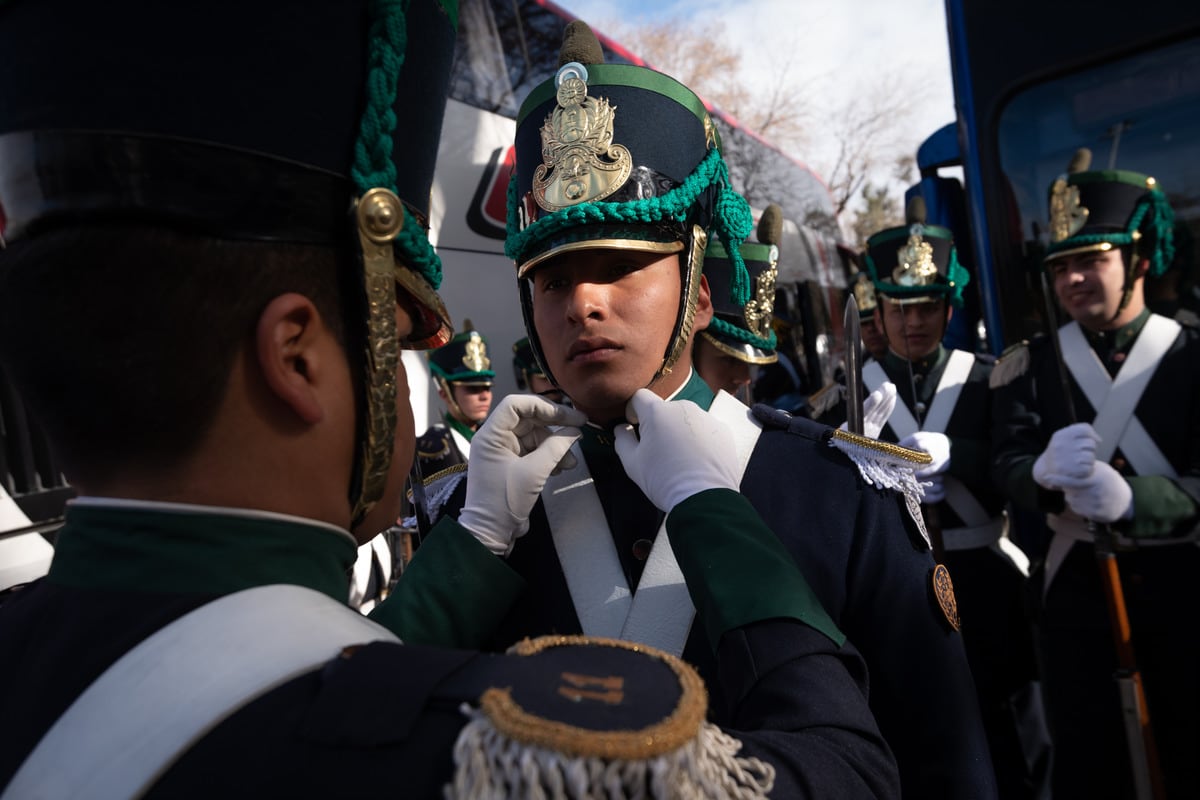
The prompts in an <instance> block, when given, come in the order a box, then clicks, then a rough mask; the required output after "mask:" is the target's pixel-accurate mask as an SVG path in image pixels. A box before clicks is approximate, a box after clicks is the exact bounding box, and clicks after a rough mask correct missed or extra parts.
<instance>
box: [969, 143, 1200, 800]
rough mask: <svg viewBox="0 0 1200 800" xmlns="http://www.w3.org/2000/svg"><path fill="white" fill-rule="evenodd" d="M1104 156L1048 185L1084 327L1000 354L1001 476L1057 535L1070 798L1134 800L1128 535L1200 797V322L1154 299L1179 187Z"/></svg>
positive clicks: (1051, 684)
mask: <svg viewBox="0 0 1200 800" xmlns="http://www.w3.org/2000/svg"><path fill="white" fill-rule="evenodd" d="M1089 156H1090V154H1089V153H1087V152H1086V151H1081V152H1080V153H1079V154H1077V157H1076V159H1075V161H1074V162H1073V164H1072V166H1071V168H1070V171H1069V172H1068V173H1067V174H1064V175H1062V176H1060V177H1059V178H1058V179H1056V180H1055V181H1054V182H1053V184H1052V185H1051V187H1050V192H1049V207H1050V221H1049V231H1050V242H1049V246H1048V248H1047V250H1046V256H1045V268H1046V270H1047V272H1048V277H1049V279H1050V280H1051V281H1052V285H1053V294H1054V297H1055V298H1057V300H1058V304H1059V305H1060V306H1061V308H1062V309H1063V310H1064V311H1065V312H1066V314H1067V315H1068V316H1069V317H1070V318H1071V321H1070V322H1068V323H1067V324H1066V325H1064V326H1063V327H1061V328H1058V329H1057V330H1054V329H1053V327H1052V328H1051V335H1052V337H1055V338H1050V337H1047V338H1045V339H1035V340H1034V341H1032V342H1029V343H1022V344H1021V345H1019V346H1017V347H1015V348H1014V349H1012V350H1011V351H1010V352H1009V353H1007V354H1006V355H1005V356H1004V357H1003V358H1002V359H1001V360H1000V362H999V363H998V364H997V366H996V370H995V372H994V373H993V384H994V385H995V386H996V399H995V407H996V417H995V429H994V435H993V438H994V440H995V442H996V445H995V446H996V452H995V465H994V474H995V478H996V480H997V482H998V484H999V485H1000V486H1001V487H1002V488H1003V490H1004V491H1005V493H1006V494H1007V495H1008V496H1009V497H1010V498H1012V500H1013V501H1014V502H1015V503H1017V504H1019V505H1020V506H1021V507H1023V508H1026V509H1029V510H1031V511H1037V512H1040V513H1042V514H1044V515H1045V517H1044V518H1045V522H1046V525H1047V526H1048V527H1049V529H1050V531H1051V532H1052V536H1051V537H1050V538H1049V540H1048V546H1047V549H1046V551H1045V552H1044V553H1039V554H1037V555H1038V560H1039V561H1040V562H1041V567H1040V569H1039V570H1038V571H1037V572H1036V573H1035V579H1036V588H1037V589H1038V596H1039V597H1040V599H1041V601H1042V604H1041V613H1040V624H1039V633H1040V644H1041V647H1042V652H1043V658H1044V665H1045V685H1046V703H1047V710H1048V712H1049V716H1050V721H1051V723H1052V728H1051V729H1052V732H1053V734H1054V739H1055V766H1054V790H1055V795H1056V796H1070V797H1098V798H1109V797H1113V798H1116V797H1121V798H1125V797H1132V796H1133V789H1132V783H1131V766H1130V765H1131V759H1130V757H1129V755H1128V751H1127V741H1126V734H1125V731H1124V729H1123V726H1122V705H1121V701H1120V699H1119V697H1118V688H1117V684H1116V682H1115V681H1114V671H1115V670H1116V667H1117V656H1116V648H1115V645H1114V642H1113V638H1112V632H1111V620H1110V618H1109V615H1108V613H1107V611H1106V600H1105V593H1104V591H1103V587H1102V584H1101V580H1100V577H1099V575H1100V573H1099V571H1098V570H1097V566H1096V552H1095V551H1096V545H1095V544H1094V540H1095V538H1096V537H1095V536H1094V532H1095V531H1096V530H1100V532H1101V533H1103V534H1105V536H1104V537H1103V538H1104V539H1105V540H1107V539H1108V535H1107V534H1108V533H1113V534H1115V535H1116V537H1117V538H1116V550H1117V553H1116V563H1117V564H1118V566H1119V575H1120V580H1119V583H1118V584H1117V586H1119V587H1120V588H1121V590H1122V591H1123V594H1124V600H1125V605H1126V608H1127V610H1128V621H1129V627H1130V629H1131V630H1132V645H1133V647H1132V649H1133V654H1134V656H1135V657H1136V666H1137V667H1138V668H1140V670H1141V676H1142V679H1143V682H1144V685H1145V693H1146V698H1147V700H1148V706H1149V714H1150V724H1151V727H1152V729H1153V734H1154V738H1155V739H1156V740H1157V745H1158V755H1159V760H1160V761H1161V767H1162V776H1163V778H1164V781H1165V786H1166V791H1167V796H1169V797H1196V796H1200V768H1198V766H1197V761H1196V757H1195V756H1196V753H1197V751H1198V749H1200V713H1198V709H1200V694H1198V691H1197V681H1196V676H1197V675H1200V628H1198V623H1197V616H1196V611H1197V610H1200V606H1198V602H1197V597H1198V593H1197V591H1196V589H1195V580H1196V576H1197V575H1200V549H1198V548H1197V547H1196V538H1197V533H1198V532H1200V514H1198V509H1200V506H1198V501H1200V332H1198V331H1197V330H1196V329H1195V328H1194V327H1191V326H1186V325H1180V324H1179V323H1177V322H1175V321H1173V320H1170V319H1167V318H1165V317H1161V316H1159V315H1157V314H1152V313H1151V312H1150V311H1149V309H1147V307H1146V301H1145V288H1144V287H1145V282H1146V279H1147V276H1150V277H1154V276H1158V275H1161V274H1163V273H1164V272H1165V271H1166V270H1167V269H1169V268H1170V267H1171V265H1172V260H1173V251H1174V247H1173V225H1174V213H1173V212H1172V210H1171V207H1170V205H1169V204H1168V201H1167V198H1166V195H1165V194H1164V192H1163V189H1162V188H1160V186H1159V185H1158V183H1157V182H1156V181H1155V180H1154V179H1153V178H1151V177H1148V176H1146V175H1143V174H1139V173H1135V172H1128V171H1124V170H1089V169H1088V165H1089V162H1090V157H1089ZM1056 340H1057V342H1058V343H1059V344H1060V345H1061V353H1062V362H1063V363H1062V364H1060V363H1059V360H1058V358H1057V357H1056V354H1055V347H1054V345H1055V343H1056ZM1064 387H1069V392H1070V393H1069V395H1068V394H1064Z"/></svg>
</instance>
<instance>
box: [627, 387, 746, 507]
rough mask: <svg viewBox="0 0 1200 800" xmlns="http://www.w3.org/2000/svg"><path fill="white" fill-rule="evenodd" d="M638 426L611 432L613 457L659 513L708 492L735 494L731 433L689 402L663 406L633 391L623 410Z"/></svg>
mask: <svg viewBox="0 0 1200 800" xmlns="http://www.w3.org/2000/svg"><path fill="white" fill-rule="evenodd" d="M625 416H626V418H627V419H629V420H630V421H631V422H634V423H637V424H638V431H637V433H635V432H634V430H633V426H632V425H625V426H622V427H618V428H617V430H616V449H617V456H618V457H619V458H620V459H621V464H623V465H624V467H625V472H626V474H628V475H629V477H630V479H631V480H633V482H634V483H636V484H637V485H638V488H640V489H641V490H642V491H643V492H644V493H645V495H646V497H648V498H650V502H652V503H654V505H655V506H657V507H658V508H659V509H660V510H662V511H666V512H668V513H669V512H670V511H671V509H672V508H674V507H675V506H676V505H678V504H679V503H681V502H682V501H684V500H686V499H687V498H689V497H691V496H692V495H694V494H699V493H700V492H703V491H706V490H708V489H733V490H734V491H737V488H738V476H737V472H736V470H735V469H734V465H733V460H734V454H735V453H736V448H735V447H734V441H733V433H732V432H731V431H730V430H729V428H727V427H726V426H725V423H723V422H721V421H720V420H719V419H717V418H716V417H714V416H712V415H711V414H709V413H708V412H706V411H704V410H703V409H702V408H700V406H698V405H696V404H695V403H693V402H691V401H688V400H675V401H672V402H667V401H666V400H663V399H662V398H660V397H659V396H658V395H656V394H654V392H651V391H650V390H649V389H638V391H637V393H636V394H635V395H634V396H633V398H632V399H630V401H629V405H627V406H626V408H625Z"/></svg>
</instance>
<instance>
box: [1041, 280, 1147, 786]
mask: <svg viewBox="0 0 1200 800" xmlns="http://www.w3.org/2000/svg"><path fill="white" fill-rule="evenodd" d="M1041 280H1042V299H1043V301H1044V304H1045V309H1044V311H1045V314H1046V328H1047V333H1048V334H1049V337H1050V343H1051V345H1052V347H1053V349H1054V361H1055V364H1056V365H1057V367H1058V379H1059V383H1060V386H1061V389H1062V396H1063V402H1064V403H1065V405H1066V412H1067V421H1068V422H1069V423H1070V424H1072V425H1074V424H1075V423H1076V422H1078V421H1079V418H1078V416H1077V415H1076V413H1075V400H1074V397H1073V396H1072V395H1071V380H1070V378H1069V377H1068V375H1067V363H1066V361H1065V360H1064V359H1063V354H1062V343H1061V342H1060V341H1059V338H1058V325H1057V324H1056V321H1057V316H1056V314H1055V309H1054V296H1053V295H1052V294H1051V292H1050V285H1049V281H1048V280H1047V279H1046V271H1045V270H1044V269H1043V270H1041ZM1087 529H1088V533H1089V534H1091V536H1092V538H1093V541H1094V542H1095V553H1096V566H1097V567H1098V568H1099V570H1100V584H1101V585H1102V586H1103V587H1104V600H1105V605H1106V606H1107V608H1108V618H1109V621H1110V622H1111V623H1112V632H1113V644H1114V645H1115V646H1116V650H1117V671H1116V674H1115V675H1114V676H1113V677H1114V678H1116V681H1117V686H1118V688H1119V689H1120V692H1121V715H1122V718H1123V720H1124V722H1125V739H1126V743H1127V744H1128V746H1129V762H1130V767H1131V769H1132V770H1133V784H1134V790H1135V793H1136V795H1137V797H1138V800H1151V799H1153V800H1162V798H1164V797H1166V793H1165V791H1164V788H1163V782H1162V769H1161V768H1160V766H1159V763H1158V748H1157V747H1156V746H1155V743H1154V730H1153V728H1152V727H1151V726H1150V707H1149V706H1148V705H1147V704H1146V691H1145V688H1144V686H1143V685H1142V674H1141V672H1140V671H1139V670H1138V666H1137V659H1136V658H1135V657H1134V652H1133V631H1132V629H1131V628H1130V625H1129V613H1128V611H1127V609H1126V608H1125V590H1124V587H1123V586H1122V585H1121V573H1120V571H1119V570H1118V568H1117V554H1116V536H1115V535H1114V534H1113V531H1112V528H1111V527H1110V526H1108V525H1098V524H1097V523H1096V522H1095V521H1094V520H1087Z"/></svg>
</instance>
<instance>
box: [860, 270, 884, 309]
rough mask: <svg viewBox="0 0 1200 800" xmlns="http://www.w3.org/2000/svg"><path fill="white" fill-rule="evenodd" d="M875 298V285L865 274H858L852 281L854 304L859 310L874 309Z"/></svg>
mask: <svg viewBox="0 0 1200 800" xmlns="http://www.w3.org/2000/svg"><path fill="white" fill-rule="evenodd" d="M878 302H879V301H878V300H876V299H875V285H874V284H873V283H871V279H870V278H868V277H867V276H866V275H859V276H858V280H856V281H855V282H854V304H855V305H856V306H858V310H859V311H860V312H867V311H874V310H875V306H876V305H878Z"/></svg>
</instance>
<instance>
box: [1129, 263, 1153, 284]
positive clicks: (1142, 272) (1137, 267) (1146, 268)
mask: <svg viewBox="0 0 1200 800" xmlns="http://www.w3.org/2000/svg"><path fill="white" fill-rule="evenodd" d="M1148 272H1150V259H1148V258H1145V257H1141V258H1138V260H1137V262H1136V263H1135V264H1134V267H1133V279H1134V280H1135V281H1136V280H1137V279H1138V278H1144V277H1146V273H1148Z"/></svg>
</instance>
